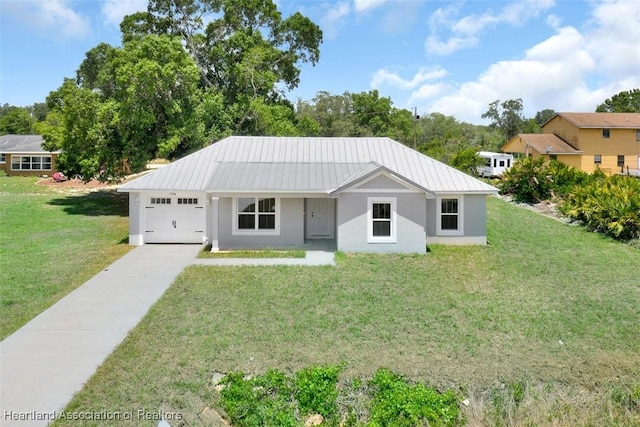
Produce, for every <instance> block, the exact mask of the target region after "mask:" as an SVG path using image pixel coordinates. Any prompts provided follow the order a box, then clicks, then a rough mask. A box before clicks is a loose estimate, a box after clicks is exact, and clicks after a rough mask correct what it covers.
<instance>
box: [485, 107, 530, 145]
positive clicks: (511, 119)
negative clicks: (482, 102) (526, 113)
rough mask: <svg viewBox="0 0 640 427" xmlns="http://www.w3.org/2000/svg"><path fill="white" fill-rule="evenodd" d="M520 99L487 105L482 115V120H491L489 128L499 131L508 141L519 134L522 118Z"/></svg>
mask: <svg viewBox="0 0 640 427" xmlns="http://www.w3.org/2000/svg"><path fill="white" fill-rule="evenodd" d="M522 109H523V105H522V99H520V98H518V99H509V100H507V101H504V102H502V103H500V100H495V101H493V102H492V103H491V104H489V109H488V110H487V111H486V112H485V113H484V114H483V115H482V118H483V119H490V120H491V124H490V126H491V127H494V128H497V129H500V130H501V131H502V134H503V135H504V137H505V140H506V141H508V140H510V139H511V138H513V137H514V136H516V135H517V134H518V132H520V130H521V129H522V126H523V123H524V118H523V116H522Z"/></svg>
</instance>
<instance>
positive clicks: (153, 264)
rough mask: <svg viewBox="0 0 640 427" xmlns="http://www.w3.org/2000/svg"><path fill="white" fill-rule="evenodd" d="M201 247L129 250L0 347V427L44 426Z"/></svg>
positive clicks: (165, 246) (139, 248)
mask: <svg viewBox="0 0 640 427" xmlns="http://www.w3.org/2000/svg"><path fill="white" fill-rule="evenodd" d="M200 249H201V246H200V245H145V246H140V247H137V248H135V249H133V250H132V251H131V252H129V253H128V254H126V255H125V256H123V257H122V258H120V259H119V260H118V261H116V262H115V263H113V264H112V265H110V266H109V267H108V268H106V269H105V270H103V271H102V272H100V273H99V274H97V275H96V276H95V277H93V278H92V279H90V280H89V281H88V282H86V283H85V284H83V285H82V286H80V287H79V288H78V289H76V290H75V291H73V292H71V293H70V294H69V295H67V296H65V297H64V298H62V299H61V300H60V301H59V302H57V303H56V304H55V305H53V306H52V307H50V308H49V309H47V310H46V311H44V312H42V313H41V314H40V315H38V316H37V317H36V318H34V319H33V320H31V321H30V322H29V323H27V324H26V325H25V326H23V327H22V328H21V329H19V330H18V331H16V332H15V333H13V335H10V336H9V337H7V338H6V339H5V340H4V341H2V342H1V343H0V387H1V389H0V425H1V426H19V427H27V426H46V425H47V424H48V423H49V422H50V421H51V418H52V417H54V416H55V415H57V414H58V412H57V411H60V410H61V409H63V408H64V407H65V406H66V405H67V403H68V402H69V401H70V400H71V398H72V397H73V395H74V394H75V393H76V392H77V391H79V390H80V389H81V388H82V386H83V385H84V383H85V382H86V381H87V380H88V379H89V378H90V377H91V375H93V373H94V372H95V370H96V368H97V367H98V366H100V365H101V364H102V362H103V361H104V360H105V359H106V357H107V356H108V355H109V354H110V353H111V352H112V351H113V350H114V348H115V347H116V346H117V345H118V344H120V343H121V342H122V340H124V338H125V337H126V336H127V334H128V333H129V331H130V330H131V329H132V328H133V327H134V326H136V325H137V324H138V322H139V321H140V320H141V319H142V318H143V317H144V315H145V314H146V313H147V311H148V310H149V308H150V307H151V306H152V305H153V304H154V303H155V302H156V301H157V300H158V298H160V296H161V295H162V294H163V293H164V292H165V291H166V290H167V288H168V287H169V285H171V283H173V281H174V279H175V278H176V277H177V276H178V274H180V272H181V271H182V270H183V269H184V268H185V267H186V266H187V265H189V264H191V263H193V261H194V258H195V257H196V255H197V253H198V251H199V250H200Z"/></svg>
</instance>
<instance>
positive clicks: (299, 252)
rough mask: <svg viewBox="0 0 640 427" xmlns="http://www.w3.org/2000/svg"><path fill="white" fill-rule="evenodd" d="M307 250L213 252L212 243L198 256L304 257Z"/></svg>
mask: <svg viewBox="0 0 640 427" xmlns="http://www.w3.org/2000/svg"><path fill="white" fill-rule="evenodd" d="M304 257H305V251H303V250H298V249H291V250H280V249H260V250H231V251H218V252H211V245H208V246H205V247H204V249H202V250H201V251H200V253H198V258H304Z"/></svg>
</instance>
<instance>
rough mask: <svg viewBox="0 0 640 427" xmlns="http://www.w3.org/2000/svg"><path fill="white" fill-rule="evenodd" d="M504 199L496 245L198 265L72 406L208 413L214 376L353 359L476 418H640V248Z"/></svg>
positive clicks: (353, 372) (495, 219)
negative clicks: (445, 395) (288, 262)
mask: <svg viewBox="0 0 640 427" xmlns="http://www.w3.org/2000/svg"><path fill="white" fill-rule="evenodd" d="M488 207H489V236H488V238H489V242H490V244H489V245H488V246H486V247H472V246H466V247H465V246H459V247H447V246H432V247H430V249H431V251H430V253H429V254H426V255H381V256H376V255H353V254H344V253H340V254H337V257H336V259H337V261H338V265H337V267H287V266H272V267H211V266H193V267H190V268H187V269H186V270H185V271H184V272H183V273H182V274H181V275H180V276H179V277H178V279H177V280H176V282H175V283H174V284H173V285H172V287H171V288H170V289H169V290H168V291H167V292H166V293H165V295H164V296H163V297H162V298H161V299H160V300H159V302H158V303H157V304H156V305H155V306H154V307H153V308H152V309H151V310H150V312H149V313H148V314H147V316H146V317H145V318H144V320H143V321H142V322H141V323H140V324H139V325H138V326H137V327H136V328H135V329H134V330H133V331H132V332H131V333H130V335H129V336H128V337H127V339H126V340H125V341H124V342H123V343H122V344H121V345H120V346H119V347H118V348H117V349H116V350H115V351H114V353H113V354H112V355H111V356H110V357H109V358H108V359H107V360H106V362H105V363H104V364H103V365H102V366H101V367H100V368H99V369H98V370H97V372H96V374H95V375H94V376H93V377H92V378H91V379H90V381H89V382H88V383H87V384H86V386H85V387H84V389H83V390H82V391H81V392H80V393H79V394H77V395H76V396H75V397H74V399H73V400H72V402H71V403H70V404H69V406H68V407H67V409H66V410H67V411H141V410H142V411H147V412H149V413H156V412H157V411H158V410H159V408H162V409H163V410H165V411H178V412H180V413H181V414H183V416H185V417H186V418H187V419H188V420H191V423H192V424H194V423H197V415H196V414H198V413H201V411H202V410H203V408H205V407H208V406H213V407H217V406H216V405H219V399H218V397H217V394H216V392H215V391H214V389H213V384H212V381H211V376H212V374H213V372H214V371H222V372H229V371H236V370H242V371H244V372H246V373H264V372H266V370H267V369H268V368H271V367H273V368H277V369H280V370H283V371H285V372H295V371H297V370H300V369H302V368H304V367H307V366H309V365H312V364H329V363H332V364H337V363H344V364H345V365H344V366H345V367H344V372H343V376H344V378H345V379H346V380H348V379H349V378H355V377H364V378H367V377H371V376H372V375H373V373H374V372H375V370H376V369H377V368H378V367H387V368H390V369H392V370H393V371H395V372H398V373H400V374H402V375H405V376H406V377H408V378H410V379H413V380H418V381H423V382H426V383H428V384H431V385H433V386H435V387H437V388H439V389H443V390H444V389H453V390H458V391H459V392H460V394H461V395H463V396H466V397H467V398H468V399H469V406H463V411H464V413H465V417H466V419H467V421H468V423H469V425H557V426H574V425H620V426H629V425H631V426H633V425H640V397H634V396H636V394H637V396H640V390H639V387H640V335H639V332H638V319H640V282H639V281H638V271H640V252H638V249H636V248H632V247H631V246H629V245H624V244H621V243H617V242H614V241H612V240H611V239H608V238H605V237H603V236H601V235H598V234H594V233H588V232H586V231H584V230H583V229H582V228H580V227H571V226H568V225H565V224H562V223H560V222H558V221H554V220H552V219H548V218H545V217H543V216H540V215H539V214H536V213H533V212H530V211H527V210H523V209H520V208H518V207H515V206H513V205H509V204H507V203H505V202H503V201H501V200H498V199H494V198H491V199H490V200H489V206H488ZM194 420H195V421H194ZM67 424H71V423H69V422H64V421H58V422H56V424H55V425H58V426H59V425H67ZM86 424H87V425H93V424H94V423H93V422H87V423H86ZM95 424H96V425H99V424H100V423H99V422H95ZM73 425H74V426H75V425H77V422H76V423H74V424H73ZM130 425H145V423H144V422H142V421H141V420H140V419H136V418H135V417H134V419H133V421H131V423H130ZM146 425H154V424H153V423H152V422H149V423H148V424H146ZM190 425H191V424H190Z"/></svg>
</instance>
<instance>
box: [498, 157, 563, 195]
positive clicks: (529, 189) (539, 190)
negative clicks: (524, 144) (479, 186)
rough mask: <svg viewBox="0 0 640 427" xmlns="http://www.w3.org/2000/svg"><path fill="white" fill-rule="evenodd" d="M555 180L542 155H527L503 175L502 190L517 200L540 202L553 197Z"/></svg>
mask: <svg viewBox="0 0 640 427" xmlns="http://www.w3.org/2000/svg"><path fill="white" fill-rule="evenodd" d="M552 184H553V180H552V178H551V176H550V175H549V171H548V169H547V166H546V165H545V163H544V159H543V158H542V157H538V158H535V159H534V158H533V157H526V158H524V159H522V160H520V161H518V162H516V163H515V164H514V165H513V166H512V167H511V168H510V169H508V170H507V171H506V172H505V173H504V174H503V176H502V181H500V191H501V192H502V193H504V194H510V195H512V196H513V198H514V200H516V201H517V202H524V203H531V202H540V201H542V200H546V199H548V198H549V197H551V189H552Z"/></svg>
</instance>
